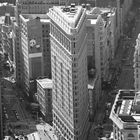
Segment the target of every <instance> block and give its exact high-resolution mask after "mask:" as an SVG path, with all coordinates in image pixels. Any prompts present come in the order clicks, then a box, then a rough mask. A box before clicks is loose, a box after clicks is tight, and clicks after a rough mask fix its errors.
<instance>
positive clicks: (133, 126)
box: [110, 90, 140, 140]
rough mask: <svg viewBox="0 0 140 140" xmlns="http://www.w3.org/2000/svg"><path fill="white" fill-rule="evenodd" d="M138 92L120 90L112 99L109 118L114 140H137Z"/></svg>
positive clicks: (139, 111) (139, 131) (139, 95)
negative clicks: (112, 103)
mask: <svg viewBox="0 0 140 140" xmlns="http://www.w3.org/2000/svg"><path fill="white" fill-rule="evenodd" d="M139 102H140V93H139V92H136V91H134V90H120V91H119V92H118V94H117V96H116V99H115V101H114V105H113V107H112V110H111V114H110V119H111V120H112V121H113V137H114V139H115V140H122V139H123V140H130V139H131V140H138V139H139V135H140V130H139V129H140V128H139V121H140V119H139V118H140V104H139Z"/></svg>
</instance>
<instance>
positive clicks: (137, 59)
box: [133, 34, 140, 91]
mask: <svg viewBox="0 0 140 140" xmlns="http://www.w3.org/2000/svg"><path fill="white" fill-rule="evenodd" d="M133 67H134V87H135V90H137V91H138V90H140V34H139V35H138V38H137V39H136V46H135V52H134V65H133Z"/></svg>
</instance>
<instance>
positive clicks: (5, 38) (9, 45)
mask: <svg viewBox="0 0 140 140" xmlns="http://www.w3.org/2000/svg"><path fill="white" fill-rule="evenodd" d="M14 20H15V18H14V17H11V16H10V14H9V13H6V14H5V18H4V23H3V24H2V25H1V31H0V34H1V47H2V48H3V52H4V53H5V54H7V55H8V58H9V60H10V61H13V42H12V22H13V21H14Z"/></svg>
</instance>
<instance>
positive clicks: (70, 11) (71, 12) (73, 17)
mask: <svg viewBox="0 0 140 140" xmlns="http://www.w3.org/2000/svg"><path fill="white" fill-rule="evenodd" d="M53 10H54V11H56V12H57V13H59V15H60V16H61V17H63V18H64V20H66V21H67V22H68V23H69V25H70V26H71V27H73V28H74V27H76V25H77V21H78V20H79V18H80V16H81V14H82V11H83V9H82V7H81V6H75V5H73V6H67V7H64V6H54V7H53Z"/></svg>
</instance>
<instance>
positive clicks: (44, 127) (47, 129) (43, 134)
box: [4, 122, 58, 140]
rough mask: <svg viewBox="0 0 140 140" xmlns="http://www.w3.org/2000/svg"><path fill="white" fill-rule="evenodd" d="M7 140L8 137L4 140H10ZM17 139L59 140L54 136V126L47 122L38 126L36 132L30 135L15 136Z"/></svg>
mask: <svg viewBox="0 0 140 140" xmlns="http://www.w3.org/2000/svg"><path fill="white" fill-rule="evenodd" d="M7 138H9V136H6V137H5V139H4V140H8V139H7ZM15 138H16V139H19V140H26V139H28V140H58V138H57V136H56V135H55V134H54V130H53V128H52V126H50V125H49V124H47V123H45V122H42V123H41V124H37V125H36V130H35V131H34V132H32V133H28V134H27V135H24V134H23V135H19V136H17V135H15ZM11 140H14V139H11Z"/></svg>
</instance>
